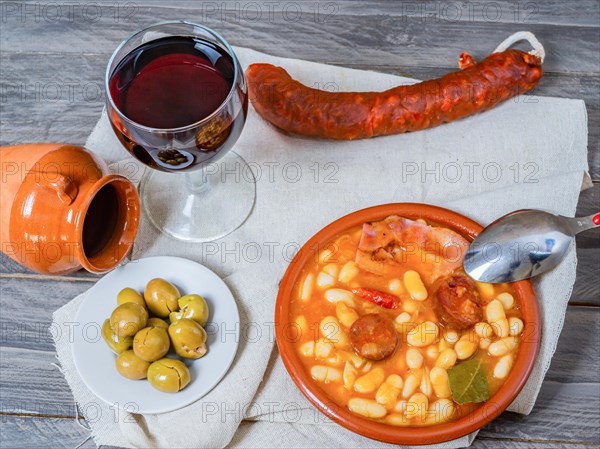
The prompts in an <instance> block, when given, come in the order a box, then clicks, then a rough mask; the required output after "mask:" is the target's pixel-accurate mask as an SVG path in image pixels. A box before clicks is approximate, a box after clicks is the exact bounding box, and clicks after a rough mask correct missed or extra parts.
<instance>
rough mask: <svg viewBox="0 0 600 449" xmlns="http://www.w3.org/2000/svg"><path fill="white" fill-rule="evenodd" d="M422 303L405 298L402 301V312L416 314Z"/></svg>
mask: <svg viewBox="0 0 600 449" xmlns="http://www.w3.org/2000/svg"><path fill="white" fill-rule="evenodd" d="M419 304H420V302H418V301H414V300H412V299H409V298H404V299H403V300H402V310H404V311H405V312H407V313H415V312H416V311H417V310H418V309H419Z"/></svg>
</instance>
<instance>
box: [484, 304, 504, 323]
mask: <svg viewBox="0 0 600 449" xmlns="http://www.w3.org/2000/svg"><path fill="white" fill-rule="evenodd" d="M485 318H486V320H487V322H488V323H490V324H492V323H495V322H496V321H499V320H503V319H505V318H506V314H505V313H504V307H502V303H501V302H500V301H498V300H497V299H493V300H491V301H490V302H489V304H488V305H487V306H485Z"/></svg>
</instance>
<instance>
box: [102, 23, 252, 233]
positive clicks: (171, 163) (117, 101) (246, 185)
mask: <svg viewBox="0 0 600 449" xmlns="http://www.w3.org/2000/svg"><path fill="white" fill-rule="evenodd" d="M105 82H106V92H107V95H106V99H107V100H106V109H107V113H108V117H109V120H110V123H111V125H112V128H113V130H114V132H115V134H116V135H117V137H118V138H119V140H120V141H121V143H122V144H123V146H124V147H125V148H126V149H127V151H129V153H131V154H132V155H133V156H134V157H135V158H136V159H137V160H138V161H140V162H142V163H143V164H145V165H146V166H147V167H149V168H150V169H146V171H145V173H144V176H143V178H142V180H141V183H140V197H141V201H142V207H143V209H144V212H145V213H146V215H147V217H148V218H149V219H150V221H151V222H152V223H153V224H154V226H155V227H157V228H158V229H160V230H161V231H163V232H165V233H166V234H169V235H171V236H172V237H175V238H177V239H180V240H185V241H192V242H206V241H211V240H215V239H218V238H220V237H223V236H225V235H227V234H229V233H231V232H232V231H234V230H235V229H237V228H238V227H239V226H240V225H241V224H242V223H243V222H244V221H245V220H246V218H247V217H248V216H249V215H250V212H251V211H252V208H253V206H254V199H255V180H254V176H253V174H252V170H251V169H250V167H248V165H247V164H246V162H245V161H244V160H243V159H242V158H241V157H240V156H239V155H238V154H236V153H235V152H233V151H229V150H230V149H231V147H232V146H233V145H234V144H235V142H236V141H237V140H238V137H239V136H240V134H241V132H242V129H243V127H244V123H245V121H246V114H247V111H248V98H247V87H246V80H245V78H244V72H243V70H242V68H241V66H240V63H239V62H238V60H237V58H236V56H235V54H234V52H233V50H232V49H231V47H230V46H229V44H228V43H227V42H226V41H225V39H223V38H222V37H221V36H220V35H219V34H217V33H216V32H215V31H213V30H211V29H210V28H207V27H205V26H202V25H197V24H194V23H190V22H186V21H179V22H163V23H159V24H156V25H152V26H149V27H148V28H145V29H143V30H141V31H139V32H137V33H135V34H133V35H132V36H130V37H129V38H127V39H126V40H125V41H124V42H123V43H122V44H121V45H119V47H118V48H117V49H116V50H115V52H114V53H113V55H112V57H111V59H110V61H109V63H108V67H107V69H106V80H105ZM177 174H180V176H177Z"/></svg>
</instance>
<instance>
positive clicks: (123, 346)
mask: <svg viewBox="0 0 600 449" xmlns="http://www.w3.org/2000/svg"><path fill="white" fill-rule="evenodd" d="M102 338H104V341H105V342H106V344H107V345H108V347H109V348H110V349H112V350H113V351H114V352H115V353H117V354H120V353H122V352H123V351H127V350H128V349H131V345H132V344H133V338H131V337H119V336H118V335H117V334H115V333H114V332H113V330H112V328H111V327H110V320H109V319H106V320H104V323H103V324H102Z"/></svg>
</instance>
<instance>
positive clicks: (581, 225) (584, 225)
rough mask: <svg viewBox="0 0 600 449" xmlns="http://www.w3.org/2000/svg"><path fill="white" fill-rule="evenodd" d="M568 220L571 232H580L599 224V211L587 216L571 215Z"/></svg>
mask: <svg viewBox="0 0 600 449" xmlns="http://www.w3.org/2000/svg"><path fill="white" fill-rule="evenodd" d="M570 221H571V225H572V231H573V234H579V233H580V232H583V231H587V230H588V229H592V228H597V227H598V226H600V213H597V214H594V215H589V216H587V217H573V218H571V219H570Z"/></svg>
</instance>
